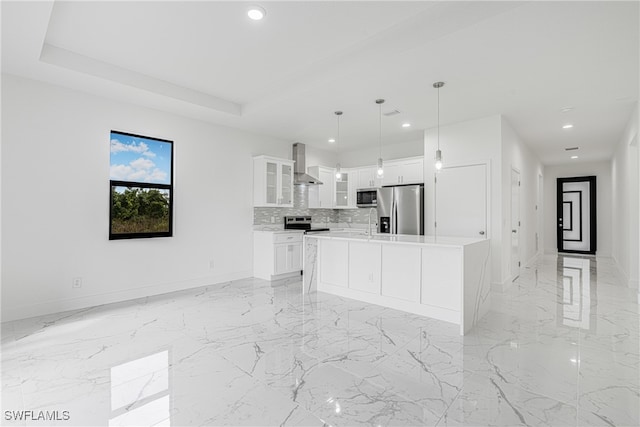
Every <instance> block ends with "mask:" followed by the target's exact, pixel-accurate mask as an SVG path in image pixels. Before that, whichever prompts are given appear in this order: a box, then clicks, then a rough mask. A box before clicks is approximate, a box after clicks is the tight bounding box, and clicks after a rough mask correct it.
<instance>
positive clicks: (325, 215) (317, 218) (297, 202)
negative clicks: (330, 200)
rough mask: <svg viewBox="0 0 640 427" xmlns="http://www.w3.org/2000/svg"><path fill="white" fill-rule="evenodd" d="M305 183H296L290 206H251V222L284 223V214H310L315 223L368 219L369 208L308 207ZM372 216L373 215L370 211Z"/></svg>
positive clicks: (258, 223) (259, 223) (362, 220)
mask: <svg viewBox="0 0 640 427" xmlns="http://www.w3.org/2000/svg"><path fill="white" fill-rule="evenodd" d="M308 188H309V187H307V186H305V185H296V186H295V187H294V194H293V196H294V197H293V207H292V208H253V224H254V225H266V224H276V225H282V224H284V217H285V216H294V215H295V216H302V215H310V216H311V218H312V219H311V221H312V222H313V223H315V224H328V223H333V224H336V223H354V224H365V223H367V222H368V221H369V217H368V215H369V213H370V210H369V209H309V194H308V191H307V190H308ZM371 215H372V216H375V215H374V214H373V213H371Z"/></svg>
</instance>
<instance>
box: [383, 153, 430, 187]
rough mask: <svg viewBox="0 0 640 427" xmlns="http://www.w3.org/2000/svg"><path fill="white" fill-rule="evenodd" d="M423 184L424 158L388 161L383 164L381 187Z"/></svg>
mask: <svg viewBox="0 0 640 427" xmlns="http://www.w3.org/2000/svg"><path fill="white" fill-rule="evenodd" d="M422 183H424V158H423V157H412V158H408V159H399V160H389V161H388V162H385V163H384V177H383V178H382V185H402V184H422Z"/></svg>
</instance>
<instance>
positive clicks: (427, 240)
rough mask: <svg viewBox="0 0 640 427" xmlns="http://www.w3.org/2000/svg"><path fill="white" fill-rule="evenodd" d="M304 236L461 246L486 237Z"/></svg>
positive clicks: (355, 234)
mask: <svg viewBox="0 0 640 427" xmlns="http://www.w3.org/2000/svg"><path fill="white" fill-rule="evenodd" d="M305 237H306V238H314V239H335V240H350V241H354V242H372V243H400V244H408V245H421V246H424V245H428V246H433V245H435V246H455V247H462V246H466V245H471V244H474V243H478V242H482V241H484V240H486V239H477V238H472V237H447V236H437V237H436V236H414V235H407V234H395V235H389V234H375V233H374V234H373V236H368V235H366V234H362V233H358V232H349V231H338V232H333V231H329V232H324V233H314V234H307V235H306V236H305Z"/></svg>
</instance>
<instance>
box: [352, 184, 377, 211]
mask: <svg viewBox="0 0 640 427" xmlns="http://www.w3.org/2000/svg"><path fill="white" fill-rule="evenodd" d="M356 206H358V207H359V208H375V207H376V206H378V189H377V188H363V189H360V190H356Z"/></svg>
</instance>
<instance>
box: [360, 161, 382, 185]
mask: <svg viewBox="0 0 640 427" xmlns="http://www.w3.org/2000/svg"><path fill="white" fill-rule="evenodd" d="M355 171H357V177H358V180H357V182H356V189H358V188H378V187H381V186H382V180H381V179H380V178H379V177H378V174H377V171H378V168H377V167H376V166H366V167H363V168H357V169H355ZM355 171H354V172H355Z"/></svg>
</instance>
